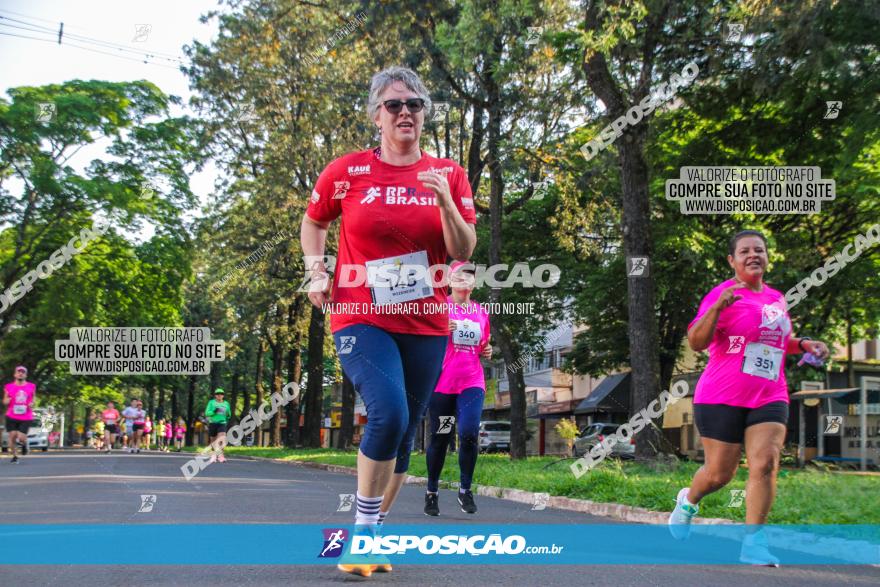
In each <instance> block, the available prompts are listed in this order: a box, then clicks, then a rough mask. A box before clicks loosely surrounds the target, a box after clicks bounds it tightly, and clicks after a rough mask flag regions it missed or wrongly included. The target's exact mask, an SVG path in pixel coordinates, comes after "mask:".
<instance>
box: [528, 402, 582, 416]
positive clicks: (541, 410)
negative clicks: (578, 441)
mask: <svg viewBox="0 0 880 587" xmlns="http://www.w3.org/2000/svg"><path fill="white" fill-rule="evenodd" d="M580 401H581V400H567V401H562V402H552V403H542V404H537V408H538V409H537V411H533V412H532V413H529V414H528V417H529V418H564V417H566V416H571V415H573V414H574V409H575V408H576V407H577V406H578V404H579V403H580Z"/></svg>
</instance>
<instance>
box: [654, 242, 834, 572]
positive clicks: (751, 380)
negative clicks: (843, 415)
mask: <svg viewBox="0 0 880 587" xmlns="http://www.w3.org/2000/svg"><path fill="white" fill-rule="evenodd" d="M727 262H728V263H729V264H730V268H731V269H733V270H734V277H733V278H732V279H728V280H726V281H723V282H722V283H720V284H718V285H717V286H716V287H715V288H714V289H713V290H712V291H710V292H709V293H708V294H707V295H706V297H705V298H703V301H702V302H701V303H700V308H699V310H698V312H697V315H696V317H695V318H694V319H693V320H692V321H691V323H690V325H689V326H688V343H689V344H690V346H691V348H692V349H693V350H694V351H696V352H701V351H704V350H706V349H708V350H709V362H708V364H707V365H706V368H705V370H704V371H703V374H702V375H701V376H700V381H699V382H698V383H697V388H696V390H695V391H694V421H695V423H696V425H697V429H698V431H699V432H700V436H701V437H702V443H703V449H704V451H705V455H706V458H705V462H704V464H703V466H702V467H700V468H699V470H698V471H697V473H696V474H695V475H694V478H693V481H692V482H691V485H690V487H684V488H682V489H681V490H680V491H679V492H678V496H677V497H676V504H675V509H674V510H673V511H672V513H671V514H670V515H669V529H670V532H671V533H672V535H673V536H674V537H676V538H678V539H684V538H687V536H688V535H689V533H690V524H691V521H692V519H693V517H694V516H696V515H697V513H698V511H699V508H698V506H697V504H698V503H699V502H700V500H702V499H703V497H705V496H706V495H709V494H710V493H712V492H715V491H718V490H719V489H721V488H722V487H724V486H725V485H727V484H728V483H729V482H730V481H731V479H733V476H734V475H735V474H736V470H737V467H738V466H739V461H740V457H741V455H742V449H743V446H745V450H746V460H747V462H748V467H749V480H748V484H747V485H746V524H747V528H748V530H747V534H746V538H745V540H744V541H743V544H742V550H741V552H740V561H741V562H744V563H748V564H756V565H770V566H777V565H778V564H779V559H778V558H776V557H775V556H773V555H772V554H770V551H769V549H768V543H767V537H766V535H765V533H764V532H763V530H762V528H761V526H762V525H763V524H765V523H766V522H767V516H768V514H769V513H770V507H771V506H772V505H773V500H774V498H775V497H776V475H777V473H778V472H779V457H780V453H781V452H782V444H783V442H784V441H785V432H786V423H787V422H788V402H789V399H788V386H787V384H786V381H785V355H786V354H790V353H801V352H809V353H812V354H813V355H815V356H817V357H818V358H820V359H824V358H826V357H827V356H828V347H827V346H825V344H824V343H821V342H819V341H814V340H810V339H809V338H808V337H804V338H795V337H794V336H793V333H792V325H791V321H790V320H789V317H788V311H787V308H786V303H785V297H784V296H783V294H782V293H781V292H779V291H777V290H775V289H773V288H771V287H770V286H768V285H767V284H766V283H764V272H765V271H766V268H767V263H768V262H769V259H768V253H767V239H765V238H764V235H762V234H761V233H760V232H756V231H754V230H744V231H742V232H739V233H737V234H736V235H734V236H733V238H731V239H730V243H729V245H728V256H727Z"/></svg>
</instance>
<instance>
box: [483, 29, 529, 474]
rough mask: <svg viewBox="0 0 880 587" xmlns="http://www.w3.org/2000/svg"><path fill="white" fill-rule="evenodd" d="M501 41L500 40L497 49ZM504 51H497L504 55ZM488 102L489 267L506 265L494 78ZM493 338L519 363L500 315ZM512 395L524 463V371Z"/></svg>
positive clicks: (495, 293)
mask: <svg viewBox="0 0 880 587" xmlns="http://www.w3.org/2000/svg"><path fill="white" fill-rule="evenodd" d="M497 44H498V41H497V40H496V45H497ZM500 49H501V48H500V47H496V50H497V53H496V54H499V55H500ZM486 89H487V102H488V103H489V109H488V111H489V122H488V125H487V127H486V147H487V155H486V156H487V158H488V161H489V182H490V183H489V235H490V236H489V264H490V265H497V264H501V263H502V259H501V250H502V232H501V228H502V220H503V216H504V207H503V206H504V199H503V198H504V173H503V170H502V167H501V161H500V156H501V148H500V146H501V139H502V136H501V135H502V130H501V122H502V116H503V113H502V111H501V97H500V90H499V88H498V87H497V85H496V83H495V80H494V78H493V77H492V75H491V74H490V75H489V76H488V78H487V80H486ZM501 292H502V290H501V288H493V289H491V290H490V292H489V300H490V301H491V302H493V303H498V304H500V303H501V302H502V300H501ZM492 334H493V336H494V338H495V342H496V343H497V344H498V346H499V347H500V348H501V355H502V356H503V357H504V362H505V363H506V364H507V365H512V364H514V363H515V362H516V361H517V355H518V354H519V353H518V350H519V349H518V348H517V346H516V344H515V343H514V342H513V340H511V337H510V336H509V334H508V332H507V329H506V328H505V327H504V316H503V314H501V313H500V312H499V313H498V314H496V315H495V316H492ZM508 382H509V392H510V458H511V459H522V458H525V456H526V440H527V438H528V431H527V428H526V389H525V382H524V380H523V375H522V371H516V372H514V373H510V376H509V377H508Z"/></svg>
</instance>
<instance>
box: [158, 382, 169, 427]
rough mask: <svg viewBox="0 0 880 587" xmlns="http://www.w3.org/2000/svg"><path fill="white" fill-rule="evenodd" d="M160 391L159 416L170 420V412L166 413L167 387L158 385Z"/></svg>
mask: <svg viewBox="0 0 880 587" xmlns="http://www.w3.org/2000/svg"><path fill="white" fill-rule="evenodd" d="M158 391H159V410H158V414H157V415H158V416H159V418H160V419H162V418H164V419H165V421H166V422H167V421H168V414H166V413H165V389H164V388H163V387H162V386H161V385H160V386H159V387H158Z"/></svg>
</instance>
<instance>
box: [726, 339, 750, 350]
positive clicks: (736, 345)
mask: <svg viewBox="0 0 880 587" xmlns="http://www.w3.org/2000/svg"><path fill="white" fill-rule="evenodd" d="M727 338H728V339H730V346H728V347H727V352H728V353H738V352H740V351H741V350H742V348H743V344H744V343H745V342H746V337H745V336H728V337H727Z"/></svg>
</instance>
